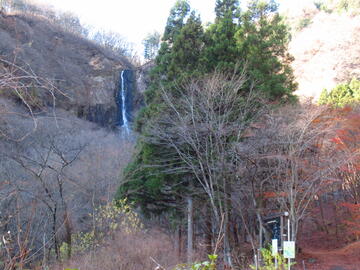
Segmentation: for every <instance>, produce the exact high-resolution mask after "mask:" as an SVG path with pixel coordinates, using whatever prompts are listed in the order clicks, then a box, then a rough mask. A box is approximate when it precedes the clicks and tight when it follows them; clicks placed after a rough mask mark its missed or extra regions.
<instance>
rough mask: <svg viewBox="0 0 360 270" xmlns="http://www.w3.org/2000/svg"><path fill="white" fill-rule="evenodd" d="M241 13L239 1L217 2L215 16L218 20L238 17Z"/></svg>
mask: <svg viewBox="0 0 360 270" xmlns="http://www.w3.org/2000/svg"><path fill="white" fill-rule="evenodd" d="M238 13H239V1H238V0H216V4H215V14H216V18H217V19H219V18H224V17H233V18H234V17H237V15H238Z"/></svg>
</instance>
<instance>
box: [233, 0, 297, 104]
mask: <svg viewBox="0 0 360 270" xmlns="http://www.w3.org/2000/svg"><path fill="white" fill-rule="evenodd" d="M289 40H290V34H289V31H288V28H287V26H286V25H285V23H284V22H283V19H282V17H281V16H280V15H279V13H278V5H277V4H276V3H275V2H274V1H273V0H271V1H259V0H253V1H251V2H250V3H249V6H248V10H247V11H246V12H244V13H242V14H241V18H240V27H239V28H238V31H237V33H236V42H237V49H238V52H239V58H240V59H242V61H243V63H246V65H247V70H248V73H249V76H250V78H251V81H254V82H256V88H257V89H258V90H259V91H261V92H263V93H265V94H267V96H268V97H270V98H272V99H279V98H283V97H285V98H293V97H294V96H293V95H292V92H293V91H294V90H295V89H296V87H297V85H296V83H295V82H294V75H293V72H292V69H291V67H290V63H291V62H292V61H293V57H292V56H291V55H290V54H289V53H288V51H287V45H288V43H289Z"/></svg>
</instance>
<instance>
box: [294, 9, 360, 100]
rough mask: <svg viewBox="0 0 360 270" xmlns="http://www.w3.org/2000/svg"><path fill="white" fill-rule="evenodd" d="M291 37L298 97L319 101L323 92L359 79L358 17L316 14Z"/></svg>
mask: <svg viewBox="0 0 360 270" xmlns="http://www.w3.org/2000/svg"><path fill="white" fill-rule="evenodd" d="M311 21H312V22H311V23H310V24H309V25H308V26H307V27H305V28H304V29H303V30H302V31H301V32H299V33H297V34H295V35H294V37H293V40H292V42H291V44H290V52H291V54H292V55H293V56H294V57H295V61H294V62H293V68H294V70H295V76H296V78H297V81H298V83H299V89H298V91H297V93H298V95H300V96H306V97H315V98H318V97H319V95H320V93H321V91H322V90H323V89H324V88H327V89H331V88H332V87H334V86H335V85H336V84H338V83H340V82H344V81H346V80H349V79H351V78H352V77H357V78H359V77H360V46H359V44H360V16H350V15H348V14H346V13H343V14H339V13H332V14H329V13H325V12H318V13H317V14H316V15H315V16H314V17H313V18H312V20H311Z"/></svg>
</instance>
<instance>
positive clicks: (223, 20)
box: [202, 0, 239, 72]
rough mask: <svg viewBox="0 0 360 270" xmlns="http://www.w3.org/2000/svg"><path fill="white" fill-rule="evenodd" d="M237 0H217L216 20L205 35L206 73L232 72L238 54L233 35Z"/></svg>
mask: <svg viewBox="0 0 360 270" xmlns="http://www.w3.org/2000/svg"><path fill="white" fill-rule="evenodd" d="M238 5H239V3H238V1H237V0H217V1H216V8H215V13H216V19H215V23H214V24H212V25H211V26H210V27H209V28H208V29H207V31H206V33H205V48H204V51H203V58H202V63H203V68H204V70H206V71H207V72H211V71H214V70H215V69H222V70H234V67H235V63H236V62H237V60H236V59H237V58H238V53H237V47H236V40H235V33H236V30H237V19H238V16H239V8H238Z"/></svg>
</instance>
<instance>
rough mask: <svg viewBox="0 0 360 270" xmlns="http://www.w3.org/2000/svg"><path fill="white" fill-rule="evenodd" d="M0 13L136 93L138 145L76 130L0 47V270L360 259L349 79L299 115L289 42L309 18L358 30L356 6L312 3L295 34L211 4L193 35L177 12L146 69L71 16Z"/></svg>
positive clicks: (82, 127)
mask: <svg viewBox="0 0 360 270" xmlns="http://www.w3.org/2000/svg"><path fill="white" fill-rule="evenodd" d="M0 3H2V4H3V7H6V8H9V7H11V8H12V9H15V10H17V12H19V14H20V13H24V12H25V13H27V15H26V16H30V15H31V16H36V17H40V18H41V20H46V22H48V21H49V22H50V21H51V23H53V24H55V25H59V26H60V28H61V29H62V30H58V31H68V30H69V29H70V30H71V32H72V33H71V35H72V36H71V40H75V37H74V36H77V37H78V38H79V39H76V42H79V44H80V43H81V42H85V41H81V40H85V39H86V40H87V39H91V40H92V41H91V42H92V43H91V44H95V45H89V44H90V43H86V46H85V47H86V48H87V49H86V50H91V56H92V57H94V55H95V54H96V55H97V57H98V56H99V55H101V56H99V57H101V58H106V61H104V62H106V63H110V60H108V59H111V61H112V62H111V63H115V64H113V65H116V68H115V69H114V72H119V71H120V70H125V69H127V70H130V69H132V70H134V71H135V72H139V70H141V69H142V68H143V69H144V66H146V71H143V72H146V73H147V74H146V76H147V78H148V79H147V81H146V90H145V91H144V92H143V97H141V98H139V99H141V102H139V103H141V104H142V106H141V108H140V109H139V111H138V112H137V117H136V119H135V120H134V122H133V123H132V131H131V134H132V136H133V137H134V138H135V139H136V143H134V141H135V139H131V140H130V139H129V136H128V137H123V136H119V134H118V133H117V132H118V130H115V131H114V129H105V128H103V127H101V128H100V127H96V126H94V124H91V123H89V122H88V121H86V120H89V119H80V118H81V117H80V115H79V112H78V108H77V107H76V106H80V105H81V106H80V107H81V110H83V108H84V105H83V103H81V102H78V103H76V102H73V101H71V100H73V99H79V100H80V99H81V97H80V98H79V97H77V96H76V95H72V92H71V90H70V87H69V89H67V91H64V90H63V89H61V86H64V87H65V86H67V85H66V84H59V83H58V81H60V80H58V81H56V80H55V81H52V80H50V79H47V78H42V77H39V76H37V74H35V71H37V70H39V72H41V71H42V69H41V68H37V67H35V69H32V68H31V65H22V64H21V63H20V62H17V59H16V57H14V58H13V59H11V60H12V61H11V60H10V59H8V58H7V57H6V56H3V53H4V52H5V49H4V48H5V47H6V46H5V45H4V46H3V45H2V46H3V47H0V49H1V51H0V71H1V73H0V94H1V95H0V109H1V110H0V121H1V122H0V145H1V151H0V158H1V166H0V214H1V216H0V236H1V238H2V240H1V243H0V267H1V268H3V269H6V270H13V269H24V270H25V269H64V268H65V269H70V268H71V269H75V268H76V269H89V270H91V269H124V270H130V269H164V270H165V269H169V270H170V269H173V270H175V269H202V270H215V269H259V270H260V269H264V270H267V269H274V270H275V269H290V268H291V269H319V270H320V269H343V268H322V265H321V259H319V258H321V256H325V255H329V254H331V253H320V252H319V251H318V250H322V249H325V248H329V246H331V248H332V249H335V248H347V247H349V246H350V247H352V249H354V250H357V248H356V247H357V246H355V245H357V243H359V242H358V239H359V235H360V223H359V222H360V220H359V211H360V208H359V202H360V182H359V181H360V178H359V174H360V104H359V103H360V77H356V76H353V77H350V75H349V76H348V77H349V78H347V80H345V81H342V82H341V83H339V84H338V85H337V86H336V87H335V88H333V89H319V91H321V90H322V92H321V94H320V97H319V99H318V100H317V101H314V100H312V99H301V100H300V99H299V97H298V96H297V95H296V90H297V87H298V84H297V82H296V77H295V75H294V70H293V66H292V63H293V61H294V57H293V56H292V55H291V54H290V53H289V42H290V41H291V37H292V35H294V34H295V33H296V31H301V30H302V29H304V28H306V27H307V26H308V25H309V24H310V21H311V19H312V18H313V17H314V16H315V15H314V14H318V13H321V14H322V13H326V14H329V13H333V12H334V13H335V12H338V13H339V14H342V15H343V14H345V16H350V17H351V16H353V17H354V18H357V16H358V11H359V10H360V3H359V1H357V0H341V1H323V2H315V3H314V7H313V9H314V11H312V12H313V13H311V15H309V14H308V13H306V14H307V15H306V16H304V17H301V18H300V19H297V20H296V21H295V19H294V18H292V17H290V16H288V17H285V16H283V15H281V14H280V13H279V5H278V4H277V3H276V1H273V0H270V1H260V0H251V1H248V3H247V6H246V8H240V3H239V1H237V0H216V1H215V6H214V10H215V14H216V17H215V20H214V22H212V23H209V24H207V25H206V26H205V25H204V24H203V23H202V21H201V17H200V15H199V14H197V13H196V11H194V10H192V8H191V6H190V3H189V2H188V1H187V0H177V1H176V2H175V4H174V6H173V7H172V9H171V10H170V14H169V17H168V19H167V22H166V25H165V29H164V32H163V33H162V34H161V35H160V34H158V33H156V32H155V33H153V34H149V35H148V36H147V37H145V39H144V45H145V54H144V58H145V59H146V61H148V62H147V64H145V65H143V66H142V65H140V64H139V61H140V60H139V59H137V58H136V57H134V55H133V54H132V50H131V48H130V47H129V45H128V43H126V42H125V41H124V39H123V38H122V37H120V36H118V35H116V34H114V33H111V32H106V31H98V32H95V33H93V32H92V31H91V27H89V26H83V25H81V24H80V21H79V20H78V19H77V18H76V17H75V16H73V15H71V14H63V13H56V12H54V11H52V10H51V9H44V8H40V7H38V6H36V5H32V4H29V3H27V2H23V1H4V2H0ZM30 11H31V12H30ZM6 12H9V11H2V12H1V16H4V18H5V19H6V18H7V16H10V15H6ZM29 13H31V14H29ZM19 14H17V15H16V16H20V15H19ZM342 15H341V16H342ZM309 16H310V17H309ZM339 16H340V15H339ZM44 18H45V19H44ZM26 20H30V19H26ZM24 21H25V19H24ZM23 24H24V23H23ZM35 24H36V21H29V25H35ZM9 28H10V27H9ZM4 29H6V28H4ZM59 33H60V32H59ZM61 33H62V32H61ZM16 34H17V35H20V34H18V32H16ZM63 35H65V34H64V33H63ZM2 36H4V37H5V36H6V35H5V34H2ZM64 40H65V38H64ZM69 40H70V36H69ZM26 42H28V41H26ZM86 42H89V41H86ZM30 43H32V42H31V41H30V42H29V44H30ZM26 44H28V43H26ZM28 46H29V47H31V46H32V45H28ZM88 48H90V49H88ZM20 50H25V49H24V48H21V49H20ZM95 51H96V53H94V52H95ZM14 55H15V56H17V54H14ZM19 55H20V56H21V54H19ZM84 55H87V54H85V53H84ZM116 55H119V56H121V57H118V56H116ZM22 57H23V59H29V60H28V61H32V60H31V59H30V58H24V57H25V56H22ZM99 57H98V58H97V60H96V61H99V60H98V59H99ZM76 60H77V62H76V65H84V66H85V64H83V63H82V62H86V61H85V60H84V59H83V58H81V59H80V58H76ZM89 62H90V63H92V60H91V61H89ZM34 63H37V62H34ZM63 63H66V64H67V65H70V64H69V62H63ZM79 63H80V64H79ZM356 64H359V63H354V65H356ZM39 65H40V64H39ZM64 65H65V64H64ZM99 66H101V65H100V64H99V65H96V67H95V69H99V68H98V67H99ZM34 70H35V71H34ZM48 70H49V69H48ZM84 70H90V69H88V68H87V67H86V69H85V68H84ZM105 71H106V72H108V71H107V70H105V69H103V70H101V72H102V73H105ZM112 71H113V70H112ZM91 72H93V71H92V70H91ZM44 74H46V73H44ZM79 74H80V73H79ZM94 74H95V73H94ZM96 74H97V73H96ZM349 74H352V75H353V73H351V72H350V73H349ZM94 76H95V75H94ZM96 76H98V77H97V78H99V75H98V74H97V75H96ZM101 76H105V75H103V74H102V75H101ZM106 76H107V75H106ZM111 76H113V75H111ZM111 76H110V75H109V76H108V77H106V79H109V78H111ZM54 77H56V76H54ZM102 78H103V77H102ZM65 79H66V78H65ZM81 83H83V81H81ZM86 83H87V82H85V83H84V85H86ZM118 84H120V85H121V84H122V83H118ZM71 87H73V86H72V85H71ZM139 87H140V86H139V84H138V88H139ZM72 91H74V90H72ZM140 92H141V91H140ZM77 95H78V96H82V94H77ZM89 95H90V94H89ZM139 95H140V94H139ZM58 100H60V101H61V103H60V105H59V107H58V105H57V103H56V102H57V101H58ZM67 100H69V101H68V102H69V104H70V101H71V102H72V103H71V106H70V105H67ZM89 100H90V98H89ZM79 104H80V105H79ZM84 104H85V103H84ZM95 105H96V106H98V107H99V105H98V104H95ZM75 110H77V114H76V113H74V111H75ZM79 117H80V118H79ZM274 239H276V240H277V242H276V244H275V245H276V249H277V250H278V251H276V252H274V243H275V242H274V241H273V240H274ZM289 243H290V244H294V250H293V251H294V253H295V256H292V255H288V254H287V252H288V251H287V250H288V249H287V245H288V244H289ZM331 248H329V249H331ZM347 253H349V252H347ZM324 254H325V255H324ZM332 254H333V256H334V257H336V256H335V255H334V254H337V253H332ZM354 254H356V253H354ZM354 254H350V255H354ZM314 256H315V257H316V256H318V257H316V258H317V259H314ZM354 256H355V255H354ZM347 258H348V257H347ZM317 260H319V262H318V261H317ZM346 260H347V259H346ZM345 263H349V264H345V266H354V267H356V266H359V265H360V264H359V262H358V260H355V259H354V261H353V262H345ZM351 263H352V264H351ZM339 265H343V264H341V263H339ZM69 267H70V268H69ZM305 267H306V268H305ZM324 267H328V265H326V266H324ZM336 267H337V266H336ZM344 269H345V268H344ZM346 269H347V268H346ZM349 269H357V268H349Z"/></svg>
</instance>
